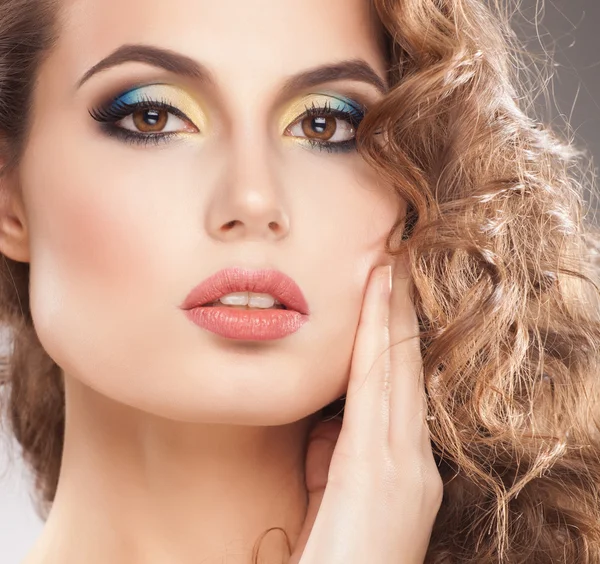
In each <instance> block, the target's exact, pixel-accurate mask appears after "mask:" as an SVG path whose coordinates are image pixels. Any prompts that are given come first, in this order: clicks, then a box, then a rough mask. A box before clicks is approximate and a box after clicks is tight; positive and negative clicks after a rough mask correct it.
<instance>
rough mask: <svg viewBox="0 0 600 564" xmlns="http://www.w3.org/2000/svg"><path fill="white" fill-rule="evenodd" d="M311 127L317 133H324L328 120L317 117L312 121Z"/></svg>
mask: <svg viewBox="0 0 600 564" xmlns="http://www.w3.org/2000/svg"><path fill="white" fill-rule="evenodd" d="M311 127H312V128H313V130H314V131H316V132H317V133H323V132H324V131H325V129H326V128H327V118H324V117H315V118H313V119H312V124H311Z"/></svg>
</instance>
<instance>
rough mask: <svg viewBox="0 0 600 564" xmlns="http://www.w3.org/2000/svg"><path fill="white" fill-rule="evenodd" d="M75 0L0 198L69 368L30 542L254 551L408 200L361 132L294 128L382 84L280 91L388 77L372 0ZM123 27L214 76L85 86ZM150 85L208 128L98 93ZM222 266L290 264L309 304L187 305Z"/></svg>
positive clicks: (160, 551)
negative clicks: (331, 138) (359, 142)
mask: <svg viewBox="0 0 600 564" xmlns="http://www.w3.org/2000/svg"><path fill="white" fill-rule="evenodd" d="M63 9H64V12H63V16H64V18H63V21H62V32H61V38H60V42H59V44H58V45H57V47H56V49H55V50H53V51H52V53H51V54H50V56H49V58H48V59H47V60H46V61H45V62H44V64H43V65H42V67H41V69H40V74H39V78H38V82H37V88H36V91H35V96H34V103H33V116H32V125H31V131H30V135H29V139H28V144H27V147H26V150H25V154H24V158H23V161H22V163H21V166H20V168H19V170H18V173H17V174H16V175H15V176H14V177H11V178H8V179H5V180H4V182H5V185H4V186H3V188H9V193H10V198H8V199H5V200H4V201H3V204H2V208H1V214H0V251H1V252H3V253H4V254H5V255H6V256H9V257H11V258H13V259H15V260H20V261H24V262H29V263H30V264H31V284H30V292H31V305H32V313H33V319H34V323H35V328H36V331H37V333H38V335H39V338H40V340H41V343H42V344H43V346H44V348H45V349H46V351H47V352H48V354H49V355H50V356H51V357H52V358H53V359H54V360H55V361H56V362H57V363H58V364H59V365H60V366H61V368H62V369H63V371H64V377H65V388H66V406H67V409H66V435H65V448H64V457H63V461H62V467H61V476H60V481H59V484H58V490H57V495H56V499H55V502H54V504H53V508H52V511H51V513H50V516H49V518H48V521H47V523H46V526H45V528H44V530H43V533H42V535H41V537H40V538H39V539H38V541H37V543H36V544H35V546H34V547H33V548H32V550H31V552H30V554H29V555H28V557H27V559H26V560H25V564H40V563H42V562H43V563H44V564H54V563H59V562H60V563H61V564H75V563H79V562H84V561H85V562H86V563H87V564H95V563H105V562H112V563H115V564H118V563H127V564H132V563H138V562H139V563H142V562H143V563H144V564H154V563H157V564H158V563H160V564H165V563H166V562H174V563H175V562H177V563H180V562H190V563H191V562H194V563H200V562H202V563H207V564H208V563H212V562H214V563H224V562H226V563H227V564H237V563H242V562H244V563H245V562H250V556H251V550H252V546H253V545H254V543H255V541H256V539H257V538H258V537H259V536H260V535H261V534H262V533H263V532H264V531H265V530H267V529H269V528H271V527H283V528H284V529H285V530H286V531H287V533H288V536H289V538H290V541H291V542H292V546H296V548H298V546H299V544H300V543H299V538H300V533H301V530H302V527H303V525H304V526H305V527H306V522H308V521H306V522H305V520H307V515H309V514H310V511H309V507H308V505H309V495H307V486H306V482H305V456H306V448H307V441H308V437H309V433H310V431H311V429H313V428H314V425H315V423H316V416H315V414H318V411H319V410H320V409H321V408H322V407H323V406H325V405H327V404H328V403H330V402H331V401H333V400H335V399H336V398H338V397H340V396H341V395H343V394H344V393H345V392H346V391H347V389H348V384H349V376H350V368H351V363H352V355H353V351H354V349H355V340H356V337H357V330H358V327H359V321H360V318H361V310H362V307H363V300H364V297H365V290H366V288H367V282H368V280H369V276H370V273H371V272H372V270H373V268H374V267H375V266H376V265H381V264H388V263H390V261H389V259H388V258H387V257H386V256H385V254H384V253H383V245H384V240H385V236H386V235H387V234H388V232H389V230H390V228H391V226H392V224H393V222H394V221H395V219H396V217H397V215H398V214H399V213H402V212H403V211H404V204H403V203H402V202H400V201H398V199H397V197H396V196H395V195H394V194H393V191H392V190H391V188H390V187H389V186H386V185H385V184H383V183H382V182H381V181H380V180H379V179H378V178H377V176H376V175H375V173H374V172H373V171H371V170H370V169H369V168H368V167H367V166H366V165H365V164H364V163H363V161H362V160H361V159H360V157H359V156H358V154H357V153H356V152H350V153H327V152H325V151H323V152H321V151H319V150H318V149H311V148H307V146H306V145H305V144H303V143H302V142H301V141H299V140H298V139H293V138H291V137H290V136H289V135H284V134H283V130H282V128H281V124H282V123H283V122H282V120H283V121H285V119H284V118H282V116H286V115H289V114H290V112H291V110H290V108H291V107H292V106H293V104H294V103H295V102H294V101H295V100H297V96H299V95H304V94H309V93H314V92H321V91H323V90H325V89H326V90H327V91H329V92H336V93H338V94H340V95H343V96H347V97H350V98H353V99H357V98H356V96H360V100H364V101H365V102H368V103H372V102H375V101H376V100H378V99H379V98H380V97H381V96H382V95H383V94H382V93H381V92H379V91H378V90H377V89H376V88H375V87H373V86H372V85H369V84H366V83H364V82H359V81H356V80H349V79H346V80H341V81H335V82H331V83H323V84H322V85H319V86H318V87H315V88H311V89H308V90H306V91H302V92H295V93H292V94H291V95H289V96H287V97H286V98H285V99H283V100H278V98H277V96H278V93H279V90H280V88H281V85H282V84H283V82H284V81H285V80H286V79H287V78H288V77H290V76H292V75H294V74H297V73H300V72H303V71H305V70H308V69H311V68H313V67H315V66H318V65H321V64H326V63H336V62H339V61H342V60H347V59H355V58H359V59H363V60H364V61H366V62H367V63H368V64H370V65H371V66H372V67H373V68H374V69H375V70H376V72H377V73H378V74H379V76H380V77H381V78H382V79H384V78H385V61H384V58H383V54H382V53H381V50H380V47H379V43H378V30H377V28H376V25H375V23H374V21H373V19H372V18H371V15H370V14H369V12H368V7H367V3H366V2H365V1H364V0H328V1H327V2H317V1H316V0H286V1H285V2H282V1H281V0H259V1H255V2H238V1H237V0H221V1H220V2H214V1H211V0H173V1H171V2H151V3H150V4H149V3H148V1H147V0H146V1H144V2H142V1H141V0H127V1H125V2H124V1H123V0H69V1H66V0H65V2H63ZM265 14H268V15H269V17H265ZM131 43H144V44H150V45H154V46H158V47H161V48H166V49H170V50H173V51H176V52H179V53H182V54H185V55H187V56H188V57H190V58H192V59H195V60H197V61H199V62H201V63H202V64H203V65H204V66H205V67H207V68H208V69H209V70H210V72H211V73H212V74H213V75H214V76H215V79H216V85H215V87H214V88H209V87H207V86H206V85H205V84H203V83H202V82H201V81H199V80H195V79H193V78H189V77H182V76H179V75H177V74H174V73H172V72H168V71H165V70H163V69H159V68H156V67H153V66H151V65H148V64H144V63H140V62H129V63H125V64H123V65H120V66H117V67H114V68H111V69H107V70H104V71H102V72H100V73H98V74H96V75H95V76H93V77H92V78H90V79H89V80H88V81H86V82H85V83H84V84H83V85H82V86H81V88H79V89H77V88H76V86H75V85H76V83H77V81H78V80H79V79H80V78H81V76H82V75H83V74H84V73H85V72H86V71H87V70H88V69H89V68H90V67H91V66H93V65H94V64H96V63H97V62H98V61H99V60H100V59H102V58H104V57H105V56H107V55H108V54H109V53H111V52H112V51H114V50H115V49H116V48H118V47H119V46H121V45H122V44H131ZM274 54H276V56H273V55H274ZM138 83H144V84H156V83H166V84H169V85H171V86H173V87H174V88H176V89H182V91H184V92H187V93H189V94H190V95H191V96H192V99H193V100H194V103H195V104H197V105H194V104H192V106H188V107H191V108H192V110H191V111H193V112H195V114H194V115H195V116H196V119H198V120H201V121H202V120H205V121H204V125H205V127H204V129H205V131H204V132H191V131H189V130H188V131H187V133H185V134H184V135H182V136H181V137H180V138H179V139H176V138H173V139H171V140H169V141H167V142H165V143H164V144H161V145H159V146H155V145H152V144H151V145H148V146H136V145H130V144H127V143H126V142H124V141H121V140H118V139H116V138H114V137H107V136H106V135H105V134H103V133H102V131H101V129H100V127H99V124H98V123H97V122H96V121H94V120H93V119H92V118H91V117H90V115H89V114H88V110H90V109H91V108H93V107H95V106H97V105H99V102H100V101H101V100H104V99H106V98H107V97H108V96H110V95H115V94H118V93H120V92H123V91H125V90H127V89H128V88H129V87H132V86H134V85H137V84H138ZM276 101H277V103H276ZM286 111H287V113H286ZM178 123H179V125H182V122H178ZM284 125H289V124H284ZM129 127H131V126H129ZM58 138H60V142H57V139H58ZM232 266H241V267H247V268H277V269H279V270H282V271H283V272H285V273H286V274H288V275H289V276H291V277H292V278H293V279H294V280H295V281H296V282H297V284H298V285H299V286H300V288H301V289H302V291H303V293H304V295H305V297H306V299H307V302H308V304H309V306H310V310H311V315H310V320H309V322H308V323H307V324H305V326H303V328H302V329H301V330H300V331H299V332H297V333H295V334H293V335H291V336H288V337H286V338H284V339H279V340H274V341H263V342H253V343H249V342H243V341H234V340H228V339H224V338H222V337H218V336H217V335H214V334H213V333H210V332H208V331H205V330H203V329H200V328H199V327H197V326H196V325H194V324H192V323H191V322H190V321H189V320H188V319H187V318H186V317H185V316H184V315H183V313H182V312H181V311H180V310H179V308H178V306H179V304H180V303H181V302H182V301H183V299H184V298H185V296H186V295H187V293H188V292H189V291H190V290H191V288H192V287H193V286H195V285H196V284H198V283H199V282H200V281H202V280H204V279H205V278H207V277H208V276H210V275H212V274H213V273H214V272H216V271H218V270H220V269H222V268H225V267H232ZM406 307H407V306H406ZM406 307H405V309H406ZM368 405H370V407H368ZM368 405H367V404H365V406H364V407H363V408H358V407H355V409H364V410H367V409H374V407H373V406H374V404H368ZM338 431H339V429H338ZM334 434H335V433H334ZM330 454H331V453H330ZM339 464H340V463H339V462H338V466H339ZM327 465H328V463H327V464H325V466H323V464H321V465H320V466H319V468H321V470H320V471H322V469H323V468H325V469H326V467H327ZM315 468H316V466H315ZM309 470H311V469H310V468H309ZM313 470H314V468H313ZM311 471H312V470H311ZM321 493H322V492H321ZM318 498H319V503H320V496H318ZM354 509H356V507H353V510H354ZM314 510H315V509H314V506H313V511H314ZM314 516H315V515H314V514H313V515H312V517H311V518H312V519H314ZM311 523H312V522H311ZM307 532H308V531H306V530H305V533H307ZM300 540H301V541H302V545H303V543H304V542H306V538H303V539H300ZM315 546H317V547H318V545H315ZM263 547H264V548H263V550H264V552H261V555H264V556H265V557H267V558H271V559H272V560H271V561H272V562H279V561H280V560H278V558H281V557H282V555H286V554H287V549H286V548H285V543H284V542H283V541H282V537H281V535H280V534H279V533H273V534H271V535H268V536H267V537H266V539H265V540H264V542H263ZM313 549H314V547H313ZM296 561H297V560H296ZM311 562H312V561H311ZM315 562H316V561H315ZM332 562H333V560H332Z"/></svg>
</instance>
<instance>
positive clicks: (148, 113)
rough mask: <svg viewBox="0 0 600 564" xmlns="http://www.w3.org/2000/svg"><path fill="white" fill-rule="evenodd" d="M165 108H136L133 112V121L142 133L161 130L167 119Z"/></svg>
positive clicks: (167, 113)
mask: <svg viewBox="0 0 600 564" xmlns="http://www.w3.org/2000/svg"><path fill="white" fill-rule="evenodd" d="M168 116H169V112H167V111H166V110H153V109H146V110H138V111H136V112H133V114H132V118H133V123H134V125H135V126H136V127H137V129H138V130H139V131H141V132H143V133H155V132H159V131H162V129H163V128H164V127H165V125H166V124H167V121H168V119H169V117H168Z"/></svg>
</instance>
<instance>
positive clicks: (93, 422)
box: [23, 376, 316, 564]
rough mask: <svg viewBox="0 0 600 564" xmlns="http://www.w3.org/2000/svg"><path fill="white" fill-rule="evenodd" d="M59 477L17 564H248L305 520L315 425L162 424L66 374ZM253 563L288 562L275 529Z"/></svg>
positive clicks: (292, 538)
mask: <svg viewBox="0 0 600 564" xmlns="http://www.w3.org/2000/svg"><path fill="white" fill-rule="evenodd" d="M65 392H66V426H65V441H64V452H63V459H62V465H61V471H60V479H59V483H58V487H57V491H56V497H55V500H54V502H53V505H52V509H51V511H50V513H49V515H48V519H47V522H46V526H45V527H44V530H43V533H42V535H41V536H40V538H39V539H38V541H37V542H36V544H35V546H34V548H33V549H32V551H31V553H30V554H29V557H28V559H26V561H25V562H24V563H23V564H38V563H39V564H41V563H43V564H55V563H56V564H58V563H59V562H60V564H75V563H80V562H86V564H96V563H98V564H100V563H102V564H105V563H106V562H111V563H114V564H121V563H123V564H125V563H127V564H137V563H144V564H155V563H156V564H170V563H173V564H175V563H177V564H184V563H188V562H189V563H190V564H192V563H194V564H196V563H200V562H202V563H204V564H211V563H213V562H214V563H215V564H217V563H219V564H221V563H227V564H238V563H239V564H252V562H253V547H254V546H255V544H257V541H258V539H259V538H260V537H261V536H262V535H263V534H264V533H265V532H266V531H267V530H269V529H273V528H278V529H283V530H284V531H285V533H286V534H287V537H288V539H289V542H290V546H291V547H292V548H293V546H294V545H295V543H296V541H297V538H298V536H299V534H300V529H301V527H302V523H303V521H304V516H305V513H306V506H307V497H306V486H305V482H304V462H305V449H306V438H307V435H308V433H309V431H310V428H311V427H312V425H313V424H314V423H315V422H316V419H315V416H316V414H315V415H313V416H311V417H308V418H306V419H301V420H300V421H297V422H294V423H291V424H288V425H281V426H273V427H250V426H233V425H218V424H197V423H193V424H192V423H185V422H177V421H171V420H167V419H164V418H160V417H157V416H154V415H151V414H148V413H145V412H142V411H139V410H137V409H135V408H132V407H129V406H126V405H124V404H120V403H116V402H114V401H112V400H110V399H108V398H106V397H105V396H102V395H100V394H98V393H97V392H95V391H94V390H92V389H91V388H89V387H87V386H85V385H84V384H82V383H80V382H79V381H77V380H76V379H73V378H69V377H67V376H65ZM260 547H261V549H260V557H261V560H262V559H263V558H265V559H266V561H271V562H285V561H286V560H287V557H288V556H289V551H288V545H287V542H286V540H285V535H284V534H283V532H282V531H281V530H274V531H271V532H270V533H269V534H267V535H266V536H265V537H264V538H263V541H262V542H261V543H260Z"/></svg>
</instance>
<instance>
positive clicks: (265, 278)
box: [180, 268, 310, 341]
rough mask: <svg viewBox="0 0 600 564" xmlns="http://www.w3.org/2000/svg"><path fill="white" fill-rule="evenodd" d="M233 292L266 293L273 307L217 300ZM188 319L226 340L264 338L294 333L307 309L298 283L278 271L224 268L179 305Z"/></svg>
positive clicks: (274, 337)
mask: <svg viewBox="0 0 600 564" xmlns="http://www.w3.org/2000/svg"><path fill="white" fill-rule="evenodd" d="M234 292H254V293H261V294H269V295H271V296H272V297H273V298H274V299H275V300H276V301H278V302H280V304H281V305H280V306H277V305H276V307H275V308H274V309H259V308H252V309H249V308H248V307H247V306H246V307H231V306H227V305H224V304H221V303H220V302H219V301H218V300H219V298H221V297H222V296H225V295H226V294H231V293H234ZM180 307H181V309H183V310H184V312H185V314H186V316H187V317H188V319H190V320H191V321H192V322H194V323H195V324H196V325H198V326H200V327H202V328H204V329H207V330H208V331H211V332H212V333H216V334H217V335H220V336H222V337H225V338H227V339H240V340H251V341H265V340H271V339H281V338H283V337H286V336H288V335H291V334H292V333H295V332H296V331H298V329H300V327H302V325H304V324H305V323H306V322H307V321H308V315H309V313H310V312H309V308H308V304H307V303H306V299H305V298H304V295H303V294H302V291H301V290H300V288H299V287H298V285H297V284H296V283H295V282H294V280H292V279H291V278H290V277H289V276H287V275H286V274H284V273H283V272H280V271H278V270H273V269H266V270H248V269H243V268H226V269H223V270H220V271H219V272H217V273H215V274H214V275H212V276H210V277H209V278H207V279H206V280H204V281H203V282H201V283H200V284H198V286H196V287H195V288H193V289H192V290H191V291H190V293H189V294H188V295H187V297H186V299H185V300H184V302H183V303H182V304H181V306H180Z"/></svg>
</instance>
